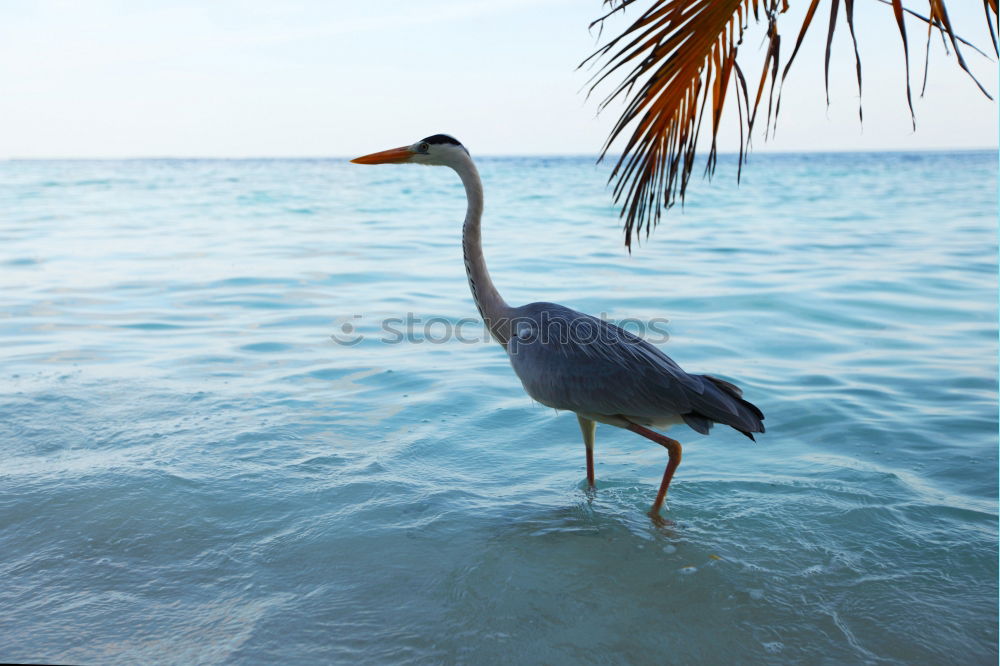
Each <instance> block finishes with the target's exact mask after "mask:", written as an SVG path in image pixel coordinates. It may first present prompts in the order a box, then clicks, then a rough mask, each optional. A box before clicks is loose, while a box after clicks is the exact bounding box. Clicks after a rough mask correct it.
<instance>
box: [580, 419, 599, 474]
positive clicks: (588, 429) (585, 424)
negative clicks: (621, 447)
mask: <svg viewBox="0 0 1000 666" xmlns="http://www.w3.org/2000/svg"><path fill="white" fill-rule="evenodd" d="M576 420H577V421H579V422H580V432H581V433H583V445H584V446H586V447H587V484H588V485H590V487H591V488H593V487H594V437H595V433H596V432H597V422H596V421H591V420H590V419H586V418H584V417H582V416H580V415H579V414H577V415H576Z"/></svg>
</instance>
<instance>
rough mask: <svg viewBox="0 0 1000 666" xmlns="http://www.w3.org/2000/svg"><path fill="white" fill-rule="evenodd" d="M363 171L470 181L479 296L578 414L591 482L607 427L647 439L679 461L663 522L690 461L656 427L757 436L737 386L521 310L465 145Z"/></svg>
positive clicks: (548, 396)
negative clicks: (413, 171) (429, 169)
mask: <svg viewBox="0 0 1000 666" xmlns="http://www.w3.org/2000/svg"><path fill="white" fill-rule="evenodd" d="M351 161H352V162H355V163H357V164H398V163H402V162H408V163H411V164H426V165H429V166H434V165H440V166H447V167H451V168H452V169H454V170H455V173H457V174H458V175H459V177H460V178H461V179H462V184H463V185H464V186H465V194H466V199H467V201H468V206H467V208H466V213H465V224H464V226H463V227H462V251H463V256H464V260H465V271H466V274H467V276H468V279H469V290H470V291H471V292H472V299H473V300H474V301H475V303H476V309H478V310H479V314H480V315H482V317H483V321H484V322H485V323H486V325H487V326H488V327H489V330H490V333H491V334H492V335H493V337H494V338H495V339H496V340H497V341H498V342H500V344H502V345H503V346H504V349H506V350H507V355H508V357H509V358H510V363H511V365H512V366H513V367H514V372H515V373H517V376H518V377H519V378H520V379H521V383H522V384H523V385H524V389H525V390H526V391H527V392H528V395H530V396H531V397H532V398H534V399H535V400H537V401H538V402H540V403H542V404H543V405H547V406H549V407H554V408H555V409H564V410H568V411H571V412H575V413H576V416H577V420H578V422H579V424H580V433H581V434H582V435H583V444H584V447H585V448H586V454H587V483H588V484H590V486H591V487H593V485H594V443H595V436H596V435H595V433H596V428H597V423H606V424H608V425H613V426H616V427H619V428H625V429H627V430H629V431H631V432H634V433H636V434H639V435H642V436H643V437H645V438H646V439H649V440H651V441H653V442H656V443H657V444H659V445H660V446H663V447H664V448H666V449H667V453H668V455H669V460H668V462H667V467H666V469H665V470H664V472H663V480H662V481H661V482H660V489H659V491H658V492H657V494H656V499H655V500H654V501H653V507H652V509H651V510H650V514H651V515H652V516H654V518H655V517H657V516H658V515H659V511H660V508H661V507H662V506H663V501H664V498H665V497H666V494H667V489H668V488H669V486H670V481H671V479H672V478H673V475H674V472H675V471H676V470H677V466H678V465H679V464H680V462H681V448H682V447H681V444H680V442H678V441H677V440H674V439H671V438H669V437H667V436H666V435H663V434H661V433H658V432H655V431H653V430H650V429H648V428H647V427H646V426H654V427H659V428H664V427H667V426H670V425H673V424H675V423H687V424H688V425H689V426H691V427H692V428H694V429H695V430H696V431H698V432H700V433H702V434H703V435H707V434H708V431H709V429H711V427H712V425H713V424H715V423H723V424H725V425H728V426H732V427H733V428H735V429H737V430H739V431H740V432H742V433H743V434H744V435H746V436H747V437H749V438H750V439H753V433H755V432H764V424H763V420H764V415H763V414H762V413H761V411H760V410H759V409H757V408H756V407H755V406H754V405H752V404H750V403H749V402H747V401H746V400H744V399H743V392H742V391H740V389H739V388H738V387H736V386H734V385H733V384H730V383H729V382H727V381H725V380H722V379H718V378H716V377H711V376H709V375H690V374H688V373H686V372H684V370H682V369H681V367H680V366H679V365H677V364H676V363H674V361H673V360H672V359H671V358H670V357H669V356H667V355H666V354H664V353H663V352H662V351H660V350H659V349H657V348H656V347H654V346H653V345H651V344H649V343H648V342H646V341H645V340H643V339H641V338H639V337H638V336H635V335H633V334H631V333H629V332H628V331H626V330H624V329H622V328H619V327H618V326H615V325H614V324H612V323H610V322H607V321H603V320H601V319H598V318H597V317H592V316H590V315H587V314H584V313H582V312H577V311H576V310H571V309H570V308H567V307H565V306H562V305H557V304H556V303H530V304H528V305H522V306H520V307H511V306H510V305H508V304H507V302H506V301H504V299H503V298H502V297H501V296H500V292H498V291H497V288H496V286H494V284H493V280H492V278H491V277H490V273H489V271H488V270H487V269H486V259H485V258H484V257H483V245H482V234H481V222H482V216H483V182H482V180H481V179H480V178H479V171H478V170H477V169H476V165H475V164H474V163H473V161H472V156H471V155H470V154H469V151H468V150H466V148H465V146H463V145H462V144H461V143H459V141H458V140H457V139H455V138H454V137H452V136H449V135H447V134H434V135H432V136H429V137H427V138H425V139H422V140H421V141H418V142H417V143H415V144H413V145H410V146H401V147H399V148H390V149H389V150H383V151H381V152H377V153H372V154H370V155H363V156H362V157H358V158H355V159H354V160H351Z"/></svg>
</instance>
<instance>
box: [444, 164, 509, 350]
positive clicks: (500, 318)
mask: <svg viewBox="0 0 1000 666" xmlns="http://www.w3.org/2000/svg"><path fill="white" fill-rule="evenodd" d="M452 168H453V169H455V171H457V172H458V175H459V176H460V177H461V178H462V184H463V185H465V195H466V197H467V198H468V200H469V207H468V210H467V211H466V213H465V225H464V226H463V227H462V251H463V254H464V256H465V273H466V275H467V276H468V278H469V289H470V290H471V291H472V298H473V300H474V301H475V302H476V307H477V308H478V309H479V314H480V316H482V318H483V321H484V322H486V325H487V326H488V327H489V329H490V333H491V334H492V335H493V337H494V338H495V339H496V340H497V341H498V342H499V343H500V344H506V343H507V339H508V338H509V337H510V306H508V305H507V303H506V302H504V300H503V298H502V297H501V296H500V293H499V292H498V291H497V288H496V287H495V286H493V280H492V279H490V272H489V271H488V270H487V269H486V260H485V259H484V258H483V241H482V234H481V233H480V222H481V221H482V218H483V182H482V181H481V180H480V179H479V171H478V170H477V169H476V165H475V164H474V163H473V162H472V158H471V157H465V158H464V159H462V160H461V161H459V162H457V163H455V164H453V165H452Z"/></svg>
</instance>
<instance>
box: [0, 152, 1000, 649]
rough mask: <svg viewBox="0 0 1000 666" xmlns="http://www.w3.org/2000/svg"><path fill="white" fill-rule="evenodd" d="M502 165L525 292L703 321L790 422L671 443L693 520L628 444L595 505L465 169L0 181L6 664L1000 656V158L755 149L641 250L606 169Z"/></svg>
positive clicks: (707, 357)
mask: <svg viewBox="0 0 1000 666" xmlns="http://www.w3.org/2000/svg"><path fill="white" fill-rule="evenodd" d="M388 143H390V144H391V143H392V141H391V140H390V141H389V142H388ZM380 147H381V146H372V149H373V150H374V149H378V148H380ZM480 166H481V171H482V174H483V179H484V182H485V188H486V217H485V221H484V240H485V245H486V255H487V259H488V261H489V263H490V267H491V270H492V271H493V274H494V280H495V282H496V283H497V286H498V287H499V289H500V290H501V292H502V293H503V294H504V295H505V297H506V298H507V300H508V301H509V302H512V303H526V302H530V301H534V300H552V301H557V302H561V303H564V304H566V305H569V306H571V307H575V308H577V309H581V310H585V311H588V312H591V313H594V314H600V313H602V312H603V313H606V314H607V316H608V317H609V318H611V319H614V320H623V319H625V318H636V319H637V320H639V321H643V322H646V321H649V320H651V319H653V318H664V319H666V320H669V322H668V323H666V324H665V325H664V328H665V330H666V331H668V332H669V337H670V339H669V341H668V342H665V343H664V344H663V345H662V346H663V348H664V349H665V350H666V351H667V353H669V354H670V355H671V356H672V357H673V358H674V359H676V360H677V361H678V362H679V363H681V364H682V365H683V366H684V367H685V368H686V369H687V370H688V371H690V372H710V373H712V374H718V375H721V376H723V377H726V378H728V379H731V380H733V381H736V382H738V383H739V384H740V385H741V386H742V387H743V388H744V389H745V391H746V395H747V397H748V398H749V399H750V400H752V401H753V402H755V403H756V404H757V405H759V406H760V407H761V408H762V409H763V410H764V412H765V413H766V415H767V421H766V423H767V428H768V432H767V434H766V435H763V436H760V437H758V443H757V444H753V443H751V442H749V440H747V439H746V438H744V437H743V436H741V435H740V434H739V433H737V432H735V431H733V430H730V429H727V428H723V427H718V428H716V429H715V430H714V431H713V434H712V435H711V436H710V437H702V436H699V435H697V434H696V433H694V432H693V431H691V430H689V429H688V428H686V427H676V428H674V429H672V430H671V431H670V434H671V435H672V436H674V437H676V438H678V439H680V440H681V441H682V442H683V443H684V444H685V452H684V462H683V464H682V465H681V467H680V469H679V471H678V474H677V477H676V478H675V481H674V484H673V486H672V487H671V490H670V496H669V498H668V510H667V512H666V516H667V517H668V518H669V523H668V524H666V525H660V526H658V525H654V524H653V523H652V522H651V521H650V520H649V518H648V517H647V516H646V515H645V511H646V509H647V508H648V506H649V504H650V503H651V502H652V499H653V496H654V494H655V492H656V488H657V485H658V483H659V478H660V475H661V473H662V471H663V466H664V464H665V462H666V457H665V453H664V451H663V450H662V449H661V448H660V447H658V446H655V445H653V444H651V443H650V442H648V441H646V440H644V439H642V438H639V437H637V436H635V435H633V434H631V433H629V432H626V431H622V430H617V429H614V428H610V427H608V426H600V427H599V428H598V435H597V437H598V439H597V448H596V460H597V490H596V492H593V493H590V492H588V490H587V489H586V483H585V474H584V448H583V445H582V443H581V440H580V435H579V431H578V428H577V424H576V419H575V418H574V417H573V415H572V414H557V413H555V412H553V411H552V410H549V409H546V408H544V407H541V406H539V405H537V404H533V403H532V402H531V400H530V399H529V398H528V397H527V396H526V395H524V393H523V391H522V389H521V387H520V384H519V383H518V381H517V379H516V378H515V376H514V375H513V373H512V371H511V370H510V368H509V367H508V363H507V360H506V358H505V356H504V354H503V351H502V350H501V349H500V348H499V347H498V346H496V345H495V344H494V343H489V342H481V341H480V342H476V341H475V340H476V339H479V338H481V331H479V329H478V328H477V326H476V325H475V324H470V323H469V322H467V321H463V320H464V319H465V318H468V317H473V316H474V315H475V314H476V311H475V308H474V306H473V304H472V301H471V298H470V296H469V293H468V288H467V286H466V284H465V276H464V269H463V265H462V259H461V247H460V239H459V234H460V227H461V222H462V218H463V216H464V197H463V194H462V190H461V184H460V183H459V181H458V179H457V178H456V177H455V176H454V174H452V173H451V172H449V171H447V170H445V169H440V168H437V169H430V168H423V167H389V166H387V167H360V166H354V165H350V164H347V163H346V162H345V161H343V160H301V161H296V160H248V161H185V160H167V161H121V162H115V161H95V162H80V161H65V162H7V163H0V210H2V216H0V267H2V269H0V286H2V289H0V301H2V305H0V382H2V383H0V450H2V452H3V464H2V466H0V552H3V557H2V558H0V580H2V581H3V584H2V586H0V607H2V608H3V609H4V610H3V611H2V615H0V660H3V661H14V660H16V661H48V662H64V663H65V662H74V663H142V662H161V663H191V662H199V663H219V662H245V663H270V662H274V661H276V660H279V659H280V660H283V661H285V660H290V661H292V662H296V663H316V662H323V661H349V662H352V663H385V662H414V663H434V662H442V661H443V662H464V663H501V662H505V663H518V662H521V663H523V662H544V663H581V662H583V663H596V662H600V663H609V662H610V663H626V662H632V663H639V662H643V663H665V662H676V663H693V662H700V663H731V662H734V661H735V662H741V663H746V662H765V663H766V662H773V663H788V662H795V663H831V664H832V663H838V664H839V663H955V662H960V663H996V660H997V619H998V618H997V594H998V590H997V576H998V571H997V555H998V553H997V482H998V479H997V464H998V460H997V362H996V356H997V233H996V213H997V206H996V202H997V198H996V197H997V180H996V179H997V160H996V154H995V153H988V152H987V153H958V154H946V153H933V154H931V153H926V154H879V155H871V154H843V155H771V156H768V155H756V156H754V158H753V160H752V163H751V165H750V168H749V170H748V171H747V172H745V177H744V182H743V184H742V185H741V186H740V188H739V189H737V188H736V186H735V184H734V183H733V182H731V181H732V179H731V178H730V177H729V176H730V173H729V171H728V170H729V169H730V168H731V166H732V164H731V163H727V164H725V165H723V166H722V167H721V172H720V174H719V176H718V177H717V178H716V180H715V181H714V183H712V184H705V183H697V184H696V185H695V186H694V187H693V188H692V191H691V194H690V196H689V201H688V204H687V207H686V209H685V211H684V214H679V213H680V211H677V214H671V215H670V216H669V217H668V218H667V222H666V224H665V225H663V226H661V228H659V229H658V230H657V231H656V233H655V234H654V235H653V237H652V238H651V239H650V240H649V241H648V242H646V243H645V244H644V245H643V246H642V247H640V248H638V249H637V250H636V251H635V252H634V253H633V255H632V256H631V257H629V256H628V255H627V254H626V253H625V252H624V250H623V248H622V246H621V235H620V228H619V225H618V220H617V217H616V211H615V209H614V208H612V207H611V205H610V204H609V198H608V196H607V193H606V191H605V189H604V178H605V177H606V174H607V169H606V167H594V165H593V163H592V160H589V159H582V158H581V159H576V158H565V159H540V158H524V159H515V158H504V159H482V160H480ZM408 313H409V315H410V316H411V320H412V322H413V324H412V326H410V327H409V329H407V328H406V326H405V321H406V319H407V316H408ZM396 320H402V322H404V323H403V324H400V323H398V322H397V321H396ZM387 321H388V322H389V323H388V324H386V322H387ZM633 323H635V322H633ZM345 325H346V327H345ZM456 326H458V327H459V332H460V334H461V337H462V339H456V338H455V336H454V335H449V334H454V333H455V330H454V329H455V327H456ZM390 331H403V332H404V334H403V335H402V337H403V338H404V339H403V340H402V341H399V340H398V338H399V337H400V335H397V334H396V333H392V332H390ZM446 337H447V339H444V338H446ZM661 337H662V336H661ZM335 338H337V339H335ZM338 340H339V341H338Z"/></svg>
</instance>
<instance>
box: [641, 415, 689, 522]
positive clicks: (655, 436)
mask: <svg viewBox="0 0 1000 666" xmlns="http://www.w3.org/2000/svg"><path fill="white" fill-rule="evenodd" d="M628 429H629V430H631V431H632V432H634V433H637V434H639V435H642V436H643V437H645V438H646V439H650V440H652V441H654V442H656V443H657V444H659V445H660V446H662V447H663V448H665V449H666V450H667V453H668V454H669V455H670V460H669V462H667V469H666V470H665V471H664V472H663V481H661V482H660V491H659V492H658V493H656V500H655V501H654V502H653V508H652V509H650V510H649V513H650V515H653V516H658V515H659V514H660V509H661V508H662V507H663V500H664V498H665V497H666V496H667V488H669V487H670V480H671V479H672V478H674V472H675V471H676V470H677V466H678V465H680V464H681V443H680V442H678V441H677V440H676V439H670V438H669V437H667V436H666V435H661V434H660V433H658V432H654V431H652V430H650V429H649V428H643V427H642V426H641V425H636V424H634V423H633V424H631V425H629V427H628Z"/></svg>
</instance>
